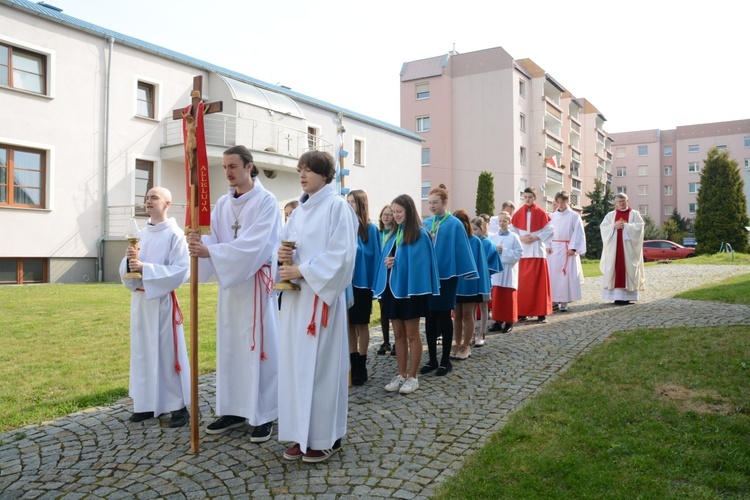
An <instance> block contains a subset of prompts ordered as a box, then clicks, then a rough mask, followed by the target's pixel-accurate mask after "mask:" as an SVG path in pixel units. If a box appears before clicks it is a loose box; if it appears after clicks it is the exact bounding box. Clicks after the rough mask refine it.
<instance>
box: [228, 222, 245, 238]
mask: <svg viewBox="0 0 750 500" xmlns="http://www.w3.org/2000/svg"><path fill="white" fill-rule="evenodd" d="M229 227H231V228H232V229H234V239H235V240H236V239H237V231H238V230H239V229H240V228H241V227H242V225H240V221H237V220H236V221H234V224H232V225H231V226H229Z"/></svg>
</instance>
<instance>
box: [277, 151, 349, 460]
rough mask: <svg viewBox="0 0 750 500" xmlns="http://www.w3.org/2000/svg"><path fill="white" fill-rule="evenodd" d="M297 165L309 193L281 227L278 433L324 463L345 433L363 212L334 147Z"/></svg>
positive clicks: (296, 454) (290, 454) (297, 452)
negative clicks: (344, 184)
mask: <svg viewBox="0 0 750 500" xmlns="http://www.w3.org/2000/svg"><path fill="white" fill-rule="evenodd" d="M297 170H298V171H299V172H300V174H299V175H300V184H301V186H302V189H303V191H304V194H303V195H302V197H301V198H300V205H299V207H297V208H296V209H295V210H294V212H292V215H291V217H290V219H289V222H288V223H287V225H286V226H285V227H284V230H283V231H282V237H281V241H294V242H295V243H296V248H295V249H294V250H293V251H292V250H291V249H290V248H287V247H283V246H281V247H280V248H279V250H278V252H279V261H281V262H291V263H292V265H289V266H281V267H279V277H280V278H281V279H285V280H287V279H288V280H294V281H295V282H296V283H297V284H298V285H299V286H300V290H298V291H284V300H283V301H282V303H281V326H280V329H279V332H280V336H279V337H280V338H279V352H280V356H281V367H282V368H281V369H280V370H279V440H280V441H282V442H284V441H287V442H290V443H292V446H291V447H290V448H289V449H287V450H286V452H285V453H284V458H285V459H286V460H300V459H301V460H302V461H304V462H312V463H315V462H322V461H324V460H327V459H328V458H329V457H330V456H331V455H333V454H334V453H335V452H336V451H338V450H339V449H340V448H341V438H342V437H343V436H344V435H345V434H346V420H347V404H348V387H347V385H348V384H347V382H348V372H349V342H348V325H347V303H346V294H345V291H346V288H347V286H349V284H350V283H351V282H352V278H353V273H354V261H355V257H356V254H357V218H356V215H355V214H354V211H353V210H352V209H351V207H350V206H349V205H348V204H347V202H346V200H345V199H344V198H343V197H342V196H340V195H339V194H337V193H335V192H334V190H333V188H332V187H331V184H330V183H331V181H332V180H333V178H334V174H335V164H334V162H333V158H332V157H331V155H330V154H328V153H325V152H321V151H309V152H307V153H305V154H303V155H302V157H301V158H300V160H299V165H298V167H297Z"/></svg>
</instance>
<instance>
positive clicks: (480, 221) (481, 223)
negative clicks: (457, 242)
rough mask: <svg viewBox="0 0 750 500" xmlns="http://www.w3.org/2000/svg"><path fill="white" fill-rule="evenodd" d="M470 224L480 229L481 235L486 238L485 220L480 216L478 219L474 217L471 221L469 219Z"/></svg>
mask: <svg viewBox="0 0 750 500" xmlns="http://www.w3.org/2000/svg"><path fill="white" fill-rule="evenodd" d="M471 223H472V224H474V225H475V226H477V227H478V228H479V229H481V230H482V233H484V235H485V236H487V219H485V218H484V217H482V216H481V215H480V216H479V217H474V218H473V219H471Z"/></svg>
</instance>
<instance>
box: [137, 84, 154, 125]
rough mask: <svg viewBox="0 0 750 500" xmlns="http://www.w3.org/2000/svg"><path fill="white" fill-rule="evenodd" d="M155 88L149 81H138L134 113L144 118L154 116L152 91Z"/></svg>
mask: <svg viewBox="0 0 750 500" xmlns="http://www.w3.org/2000/svg"><path fill="white" fill-rule="evenodd" d="M154 90H155V88H154V86H153V85H151V84H150V83H146V82H140V81H139V82H138V92H137V98H136V99H137V101H138V102H137V108H136V114H137V115H138V116H144V117H146V118H154V109H155V106H154V102H155V101H154V95H155V92H154Z"/></svg>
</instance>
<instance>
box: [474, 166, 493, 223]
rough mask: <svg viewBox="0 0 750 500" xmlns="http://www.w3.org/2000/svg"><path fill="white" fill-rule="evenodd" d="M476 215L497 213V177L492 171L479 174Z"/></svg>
mask: <svg viewBox="0 0 750 500" xmlns="http://www.w3.org/2000/svg"><path fill="white" fill-rule="evenodd" d="M476 210H477V213H476V215H477V216H479V215H481V214H487V215H492V214H494V213H495V179H494V177H493V176H492V174H491V173H490V172H482V173H481V174H479V181H478V182H477V202H476Z"/></svg>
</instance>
